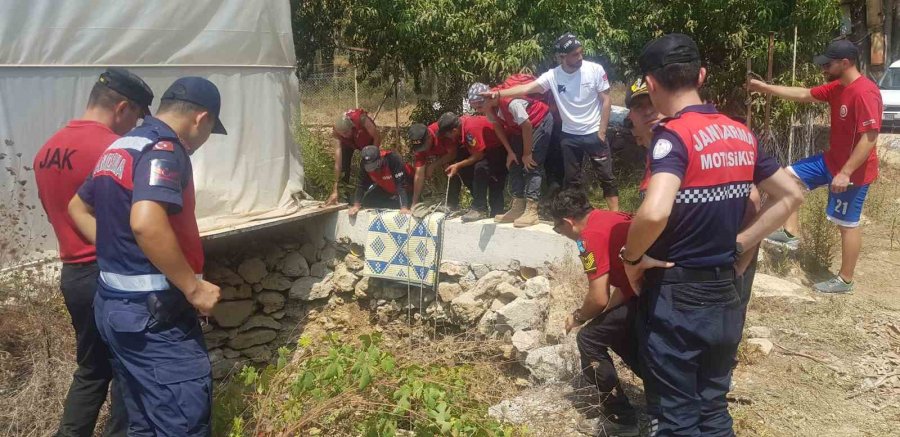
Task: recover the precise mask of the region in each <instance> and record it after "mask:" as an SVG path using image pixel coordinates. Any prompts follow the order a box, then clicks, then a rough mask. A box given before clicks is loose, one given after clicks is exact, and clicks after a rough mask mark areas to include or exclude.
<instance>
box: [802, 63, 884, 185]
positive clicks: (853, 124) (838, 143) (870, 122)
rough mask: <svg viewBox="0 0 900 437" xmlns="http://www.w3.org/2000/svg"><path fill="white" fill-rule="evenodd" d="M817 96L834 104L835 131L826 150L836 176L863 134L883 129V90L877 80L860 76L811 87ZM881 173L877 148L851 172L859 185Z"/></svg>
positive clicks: (833, 120)
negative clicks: (843, 82) (879, 88)
mask: <svg viewBox="0 0 900 437" xmlns="http://www.w3.org/2000/svg"><path fill="white" fill-rule="evenodd" d="M810 93H811V94H812V96H813V97H814V98H815V99H816V100H821V101H823V102H828V105H829V106H830V107H831V134H830V137H829V148H828V151H827V152H825V165H826V166H828V171H830V172H831V175H832V176H834V175H836V174H838V173H839V172H840V171H841V168H843V167H844V164H846V163H847V160H848V159H850V154H851V153H852V152H853V148H855V147H856V144H857V143H859V139H860V138H862V134H863V133H864V132H868V131H875V132H878V131H879V130H880V129H881V112H882V110H883V109H884V107H883V105H882V102H881V92H880V91H879V90H878V86H877V85H875V83H874V82H872V81H871V80H869V79H868V78H866V77H863V76H860V77H859V78H858V79H856V80H854V81H853V83H851V84H850V85H848V86H846V87H845V86H843V85H841V82H840V81H837V80H836V81H833V82H829V83H826V84H825V85H821V86H817V87H815V88H813V89H811V90H810ZM877 177H878V156H877V155H876V153H875V149H874V148H873V149H872V152H870V153H869V157H868V158H867V159H866V162H865V163H863V165H861V166H860V167H859V168H858V169H856V171H855V172H853V174H852V175H851V176H850V182H853V183H854V184H856V185H866V184H871V183H872V182H874V181H875V179H876V178H877Z"/></svg>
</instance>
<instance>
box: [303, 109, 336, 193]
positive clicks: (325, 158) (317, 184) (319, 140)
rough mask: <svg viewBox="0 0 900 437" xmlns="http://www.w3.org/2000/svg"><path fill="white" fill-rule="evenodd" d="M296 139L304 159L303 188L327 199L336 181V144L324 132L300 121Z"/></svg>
mask: <svg viewBox="0 0 900 437" xmlns="http://www.w3.org/2000/svg"><path fill="white" fill-rule="evenodd" d="M296 139H297V143H298V144H299V145H300V153H301V156H302V159H303V173H304V175H303V176H304V180H303V190H304V191H306V193H307V194H309V195H310V196H312V197H313V198H315V199H325V198H326V197H328V195H329V194H330V193H331V186H332V184H333V183H334V146H332V145H331V144H329V142H328V140H327V139H326V138H325V137H324V135H323V134H321V133H318V132H312V131H310V130H309V129H308V128H306V127H303V126H302V125H300V124H299V123H298V124H297V127H296Z"/></svg>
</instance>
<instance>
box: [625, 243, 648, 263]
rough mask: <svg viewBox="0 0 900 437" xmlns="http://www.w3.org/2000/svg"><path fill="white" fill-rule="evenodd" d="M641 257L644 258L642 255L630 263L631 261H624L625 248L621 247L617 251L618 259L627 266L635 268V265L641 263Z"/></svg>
mask: <svg viewBox="0 0 900 437" xmlns="http://www.w3.org/2000/svg"><path fill="white" fill-rule="evenodd" d="M643 257H644V255H641V256H639V257H638V259H636V260H634V261H631V260H628V259H625V246H622V249H621V250H619V259H620V260H621V261H622V262H623V263H625V264H628V265H630V266H636V265H638V264H639V263H640V262H641V258H643Z"/></svg>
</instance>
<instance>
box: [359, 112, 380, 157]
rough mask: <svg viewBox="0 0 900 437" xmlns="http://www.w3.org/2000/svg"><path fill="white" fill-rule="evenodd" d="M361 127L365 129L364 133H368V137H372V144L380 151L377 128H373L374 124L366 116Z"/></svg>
mask: <svg viewBox="0 0 900 437" xmlns="http://www.w3.org/2000/svg"><path fill="white" fill-rule="evenodd" d="M363 127H364V128H365V129H366V132H368V133H369V135H370V136H372V144H375V145H376V146H378V148H379V149H380V148H381V135H380V134H379V133H378V127H377V126H375V122H374V121H373V120H372V119H371V118H369V117H368V116H366V119H365V120H364V121H363Z"/></svg>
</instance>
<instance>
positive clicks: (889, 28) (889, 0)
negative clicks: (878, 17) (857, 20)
mask: <svg viewBox="0 0 900 437" xmlns="http://www.w3.org/2000/svg"><path fill="white" fill-rule="evenodd" d="M882 16H883V17H884V66H885V69H886V68H887V67H889V66H890V65H891V63H892V62H894V59H896V57H895V56H894V51H893V46H894V44H893V42H891V39H892V38H893V37H894V0H884V10H883V11H882Z"/></svg>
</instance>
